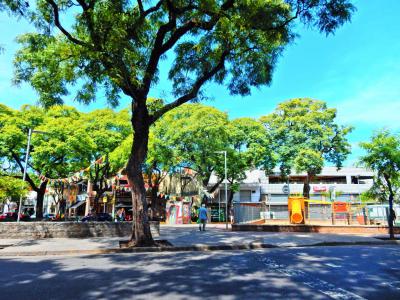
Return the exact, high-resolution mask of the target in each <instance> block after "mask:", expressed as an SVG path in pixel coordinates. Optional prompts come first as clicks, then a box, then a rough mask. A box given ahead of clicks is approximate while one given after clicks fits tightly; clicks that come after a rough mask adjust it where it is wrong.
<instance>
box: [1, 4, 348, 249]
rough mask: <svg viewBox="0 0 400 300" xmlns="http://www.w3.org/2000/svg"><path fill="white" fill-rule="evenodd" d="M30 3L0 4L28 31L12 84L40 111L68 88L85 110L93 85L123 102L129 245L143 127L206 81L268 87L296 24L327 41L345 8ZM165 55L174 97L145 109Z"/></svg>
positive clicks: (140, 233)
mask: <svg viewBox="0 0 400 300" xmlns="http://www.w3.org/2000/svg"><path fill="white" fill-rule="evenodd" d="M32 2H35V3H34V4H31V5H29V6H28V5H26V3H29V1H18V0H14V1H12V0H1V2H0V5H1V6H0V8H1V7H3V8H4V7H7V8H9V10H10V11H13V12H16V13H18V12H20V13H22V14H23V15H24V16H26V17H27V18H28V19H29V20H31V21H32V23H33V24H34V25H35V27H36V32H35V33H29V34H25V35H22V36H20V37H19V38H18V41H19V42H20V43H21V44H22V45H23V48H22V49H21V50H20V51H19V52H18V54H17V57H16V59H15V65H16V78H15V80H16V82H22V81H28V82H29V83H30V84H31V85H32V86H33V87H34V88H35V89H36V90H37V91H38V92H39V97H40V101H41V103H42V104H43V105H45V106H50V105H53V104H55V103H58V104H60V103H62V101H63V100H62V98H63V96H65V95H67V94H68V89H69V86H70V85H77V84H80V83H81V84H82V85H81V87H80V88H79V89H77V91H78V92H77V94H76V97H75V99H77V100H78V101H81V102H84V103H88V102H90V101H93V100H95V95H96V92H97V91H98V90H99V89H100V88H103V89H104V90H105V92H106V95H107V99H108V101H109V102H110V103H111V104H117V103H118V100H119V97H120V94H122V93H123V94H125V95H126V96H127V97H129V98H130V99H131V107H132V119H131V124H132V127H133V131H134V134H133V143H132V151H131V152H130V153H131V154H130V156H129V161H128V164H127V172H128V178H129V181H130V182H131V184H132V188H133V192H132V204H133V211H134V214H135V218H134V219H135V224H134V225H133V229H134V235H133V236H132V237H133V238H135V244H137V245H153V244H154V241H153V239H152V237H151V233H150V227H149V223H148V222H147V221H148V219H147V202H146V195H145V193H146V191H145V186H144V179H143V175H142V174H143V170H142V166H143V163H144V161H145V159H146V155H147V149H148V139H149V130H150V126H151V125H152V124H153V123H154V122H155V121H156V120H157V119H159V118H160V117H161V116H162V115H163V114H164V113H166V112H168V111H170V110H171V109H173V108H176V107H178V106H180V105H182V104H184V103H186V102H189V101H198V100H201V99H202V98H203V96H204V93H203V92H202V87H203V86H204V85H205V84H206V83H207V82H211V81H214V82H216V83H218V84H225V85H226V86H227V88H228V89H229V91H230V92H231V93H232V94H236V95H248V94H250V91H251V87H258V86H262V85H267V84H270V82H271V78H272V71H273V69H274V66H275V64H276V61H277V58H278V57H279V55H280V54H281V53H282V50H283V49H284V47H285V46H286V45H287V44H289V43H290V42H292V41H293V40H294V38H295V37H296V34H295V32H294V30H295V28H296V24H295V20H300V21H301V22H302V23H305V24H307V25H310V26H314V27H316V28H317V29H319V30H320V31H321V32H324V33H326V34H329V33H333V32H334V31H335V29H336V28H338V27H339V26H341V25H342V24H344V23H345V22H347V21H349V20H350V16H351V13H352V12H353V11H354V6H353V5H352V4H351V2H350V0H286V1H284V0H277V1H265V0H254V1H243V0H240V1H235V0H225V1H220V0H218V1H217V0H206V1H204V0H196V1H193V0H179V1H171V0H159V1H141V0H139V1H115V0H113V1H109V0H108V1H96V0H82V1H77V2H74V1H64V0H46V1H43V0H37V1H32ZM66 19H68V21H65V20H66ZM67 23H68V25H67ZM172 52H174V54H173V58H174V60H173V63H172V64H171V68H170V70H169V72H168V79H169V80H170V81H171V83H172V86H173V90H174V92H173V94H174V97H175V99H174V100H173V101H171V102H169V103H166V104H165V105H163V106H162V107H161V108H160V109H158V110H157V111H155V112H150V111H149V106H148V102H147V99H148V95H149V92H150V91H151V89H152V87H154V85H156V83H157V82H158V80H159V78H160V76H159V74H160V69H159V67H160V62H161V60H162V59H163V58H165V57H167V55H168V54H170V53H172Z"/></svg>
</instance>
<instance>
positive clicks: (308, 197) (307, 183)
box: [303, 173, 311, 199]
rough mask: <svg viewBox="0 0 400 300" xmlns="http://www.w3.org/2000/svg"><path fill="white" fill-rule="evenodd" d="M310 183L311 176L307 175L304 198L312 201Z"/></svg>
mask: <svg viewBox="0 0 400 300" xmlns="http://www.w3.org/2000/svg"><path fill="white" fill-rule="evenodd" d="M310 181H311V174H310V173H307V177H306V181H305V182H304V186H303V197H304V198H306V199H310Z"/></svg>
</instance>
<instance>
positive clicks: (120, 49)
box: [0, 0, 355, 116]
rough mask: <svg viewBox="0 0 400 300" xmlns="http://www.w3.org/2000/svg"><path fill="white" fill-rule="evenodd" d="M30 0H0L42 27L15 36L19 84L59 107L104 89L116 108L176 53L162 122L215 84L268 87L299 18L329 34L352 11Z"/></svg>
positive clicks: (321, 6) (278, 2)
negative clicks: (71, 93) (171, 98)
mask: <svg viewBox="0 0 400 300" xmlns="http://www.w3.org/2000/svg"><path fill="white" fill-rule="evenodd" d="M31 2H33V3H30V5H27V4H28V2H27V1H9V0H2V1H0V10H1V9H3V10H4V9H7V10H8V11H10V12H13V13H17V14H21V15H23V16H24V17H26V18H27V19H28V20H29V21H31V22H32V24H33V25H34V26H35V28H36V31H35V32H32V33H27V34H24V35H22V36H20V37H19V38H18V42H19V43H20V44H21V45H22V49H21V50H20V51H19V52H18V53H17V56H16V59H15V66H16V76H15V81H16V82H17V83H19V82H22V81H28V82H30V84H31V85H32V86H33V87H34V88H35V89H36V90H37V91H38V92H39V95H40V101H41V102H42V104H43V105H45V106H50V105H53V104H61V103H62V99H63V97H64V96H66V95H68V90H69V87H70V86H73V85H78V86H80V88H78V89H77V91H78V92H77V94H76V95H75V99H77V100H78V101H81V102H83V103H88V102H90V101H93V100H94V99H95V94H96V92H97V91H99V90H100V89H102V90H104V91H105V93H106V95H107V99H108V101H109V102H110V104H112V105H116V104H117V103H118V101H119V95H120V93H121V92H122V93H124V94H126V95H129V96H130V97H132V98H133V100H134V101H139V98H140V99H144V101H146V99H147V94H148V92H149V89H150V87H151V86H152V85H153V84H154V83H157V82H158V80H159V72H158V67H159V63H160V61H161V59H162V58H163V57H165V56H166V55H167V54H168V53H170V52H172V51H174V52H175V55H174V61H173V64H172V65H171V68H170V70H169V79H170V80H171V82H172V85H173V87H174V93H175V95H176V96H177V97H183V98H182V99H179V101H177V102H175V103H174V105H172V106H168V105H166V107H165V108H164V109H161V110H159V113H157V115H158V116H160V115H161V114H162V113H164V112H166V111H167V110H169V109H170V108H173V107H175V106H176V105H179V104H182V103H184V102H186V101H189V100H194V99H196V98H197V97H198V95H199V94H198V93H199V91H200V88H201V86H202V85H203V84H204V83H205V82H207V81H210V80H213V81H215V82H217V83H220V84H225V85H226V86H227V88H228V89H229V91H230V92H231V93H232V94H240V95H247V94H249V93H250V90H251V87H257V86H260V85H265V84H269V83H270V82H271V78H272V71H273V69H274V66H275V64H276V61H277V58H278V57H279V55H280V54H281V53H282V50H283V49H284V47H285V46H286V45H287V44H288V43H290V42H291V41H293V39H294V38H295V37H296V34H295V32H294V30H295V20H296V19H298V20H300V22H302V23H304V24H307V25H310V26H313V27H316V28H317V29H318V30H320V31H321V32H324V33H326V34H330V33H333V32H334V31H335V29H337V28H338V27H339V26H341V25H342V24H343V23H345V22H347V21H349V20H350V17H351V13H352V12H353V11H354V10H355V8H354V6H353V5H352V4H351V2H350V1H349V0H328V1H326V0H286V1H283V0H274V1H265V0H252V1H232V0H227V1H224V2H221V1H217V0H207V1H204V0H198V1H192V0H190V1H189V0H179V1H163V0H161V1H133V2H132V1H78V3H75V2H73V1H65V0H55V1H52V0H46V1H44V0H37V1H31ZM65 20H68V22H65ZM64 23H68V26H67V25H66V24H64ZM54 28H57V29H58V30H54ZM177 100H178V99H177ZM140 101H141V100H140Z"/></svg>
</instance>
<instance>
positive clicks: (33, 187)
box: [11, 152, 40, 193]
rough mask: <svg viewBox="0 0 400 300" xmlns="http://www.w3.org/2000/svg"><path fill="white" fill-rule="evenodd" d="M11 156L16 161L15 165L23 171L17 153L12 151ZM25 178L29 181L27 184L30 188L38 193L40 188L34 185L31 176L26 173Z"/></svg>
mask: <svg viewBox="0 0 400 300" xmlns="http://www.w3.org/2000/svg"><path fill="white" fill-rule="evenodd" d="M11 156H12V158H13V159H14V161H15V162H16V163H17V165H18V166H19V168H20V169H21V172H22V173H24V166H23V165H22V162H21V160H20V159H19V157H18V155H17V154H15V153H14V152H12V153H11ZM25 180H26V181H27V182H28V183H29V185H30V186H31V188H32V189H33V190H34V191H35V192H36V193H39V192H40V189H39V188H38V187H37V186H36V184H35V183H34V182H33V180H32V178H31V177H30V176H29V174H28V173H26V176H25Z"/></svg>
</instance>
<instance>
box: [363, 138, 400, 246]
mask: <svg viewBox="0 0 400 300" xmlns="http://www.w3.org/2000/svg"><path fill="white" fill-rule="evenodd" d="M360 146H361V148H362V149H364V150H365V151H366V154H365V155H363V156H362V157H361V158H360V164H361V165H362V166H364V167H366V168H368V169H371V170H373V171H375V172H376V173H377V176H376V178H375V185H374V186H373V188H372V189H373V192H374V193H375V194H377V193H379V192H381V193H382V196H384V197H385V199H387V197H388V200H389V235H390V238H391V239H394V231H393V222H394V210H393V200H394V198H395V196H396V190H398V189H399V187H400V136H399V135H398V134H392V133H390V132H389V131H388V130H381V131H378V132H377V133H375V134H374V135H373V136H372V139H371V141H370V142H364V143H360Z"/></svg>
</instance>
